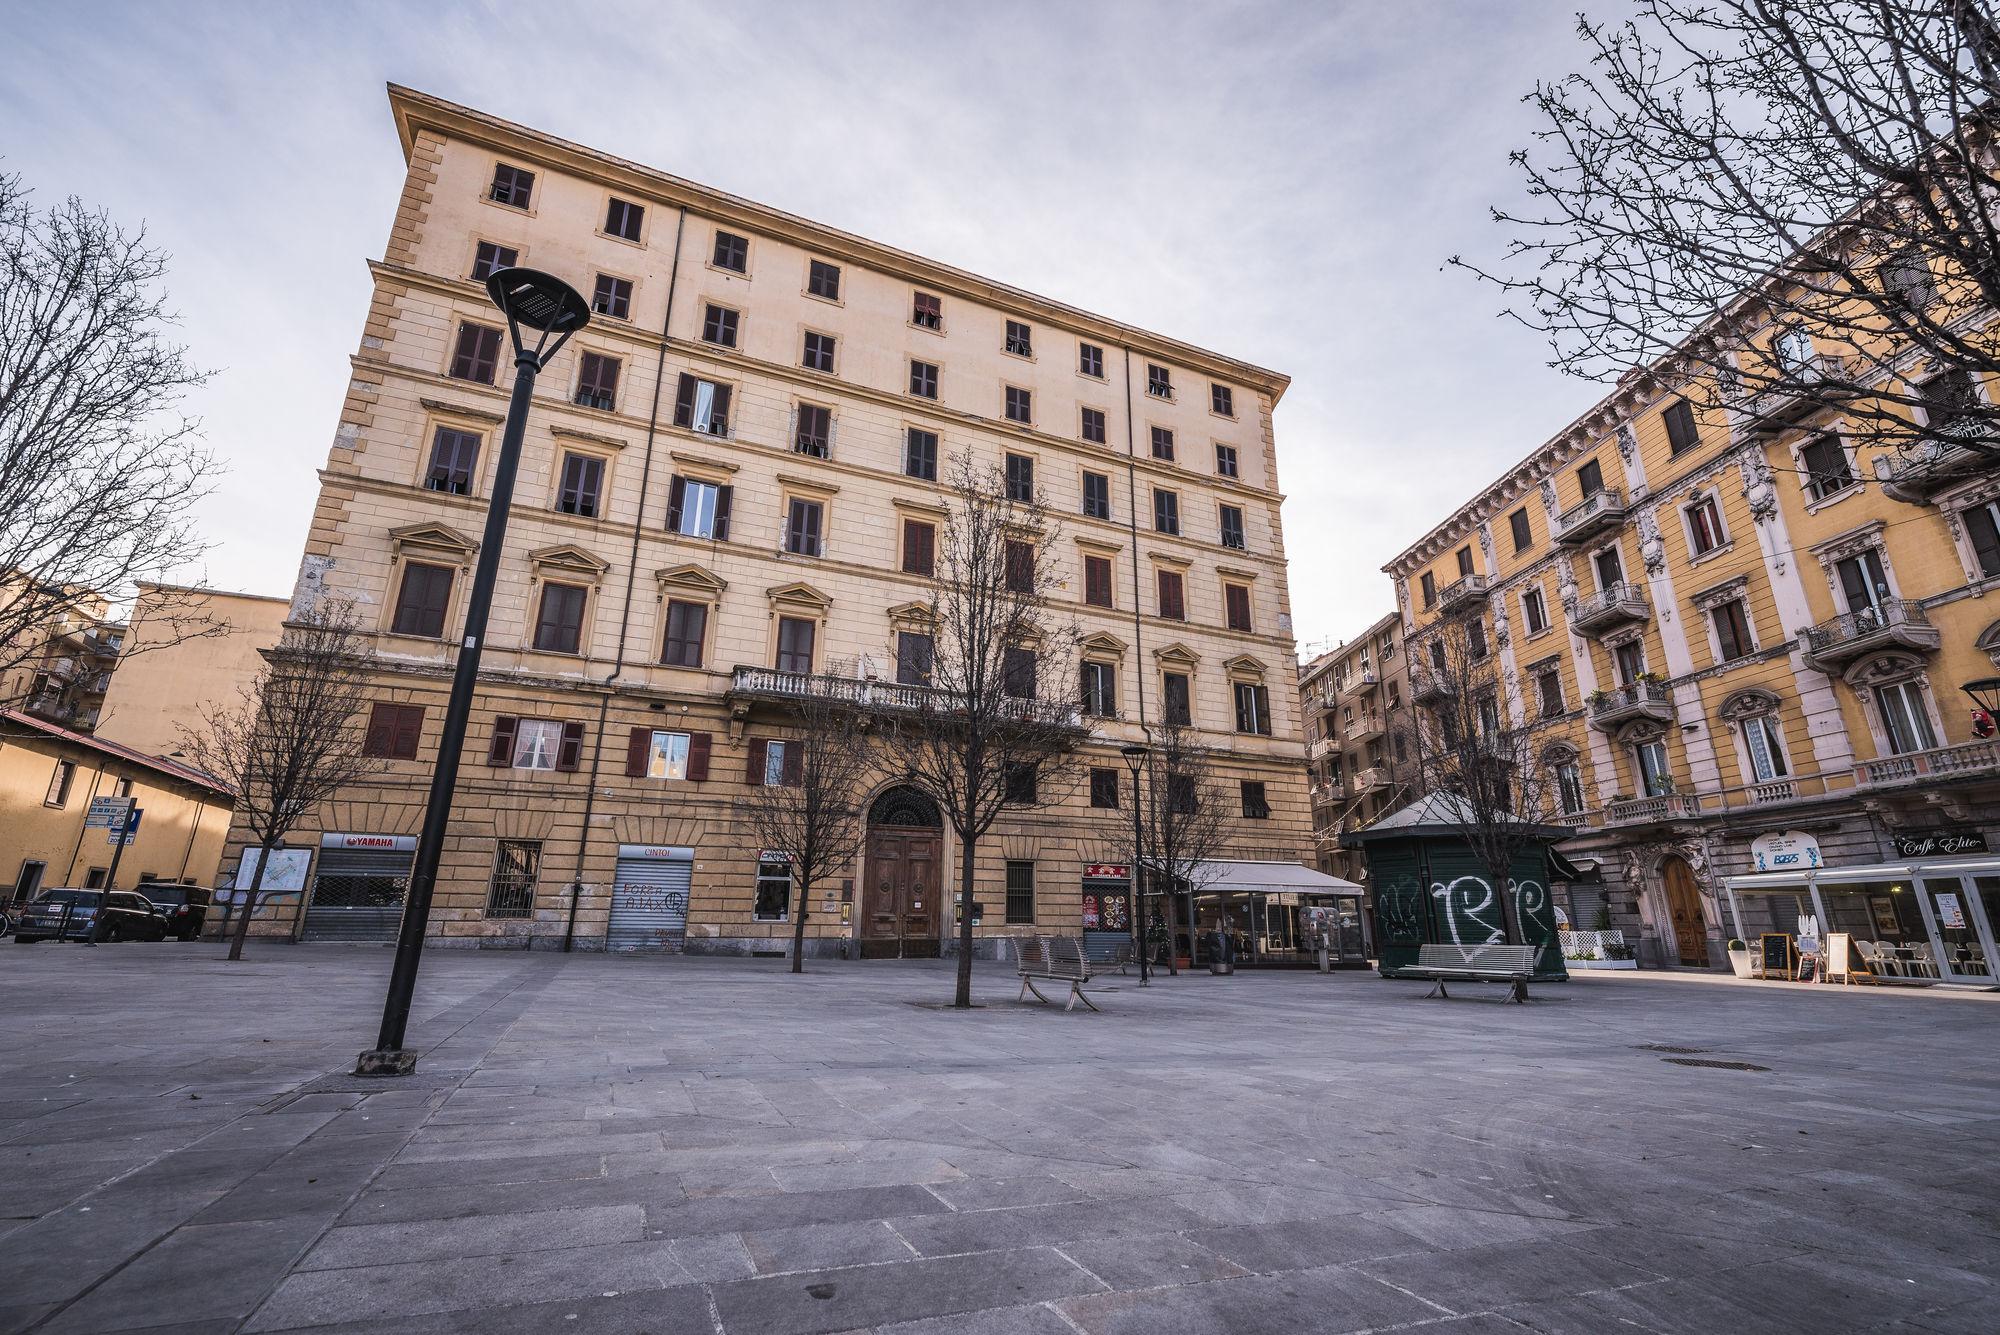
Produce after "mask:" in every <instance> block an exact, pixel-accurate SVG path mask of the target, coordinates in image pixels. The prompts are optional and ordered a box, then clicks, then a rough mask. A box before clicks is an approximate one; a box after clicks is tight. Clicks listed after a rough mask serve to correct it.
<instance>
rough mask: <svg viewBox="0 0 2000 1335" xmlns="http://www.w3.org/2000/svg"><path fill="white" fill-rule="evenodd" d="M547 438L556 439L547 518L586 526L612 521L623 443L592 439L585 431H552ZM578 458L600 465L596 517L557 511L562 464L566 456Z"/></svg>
mask: <svg viewBox="0 0 2000 1335" xmlns="http://www.w3.org/2000/svg"><path fill="white" fill-rule="evenodd" d="M550 434H551V435H553V436H555V438H556V445H555V456H554V458H553V459H552V460H551V461H550V466H549V495H548V501H547V504H546V505H545V506H544V507H543V508H544V509H546V510H547V511H548V512H549V513H550V514H552V515H556V516H557V517H559V518H562V519H580V520H583V521H585V522H590V521H593V520H602V519H609V518H610V517H611V493H612V487H613V484H614V481H615V479H616V478H617V476H618V473H617V468H618V455H619V454H620V453H621V452H622V451H623V450H624V448H625V442H624V441H622V440H614V439H612V438H611V437H610V436H599V435H594V434H592V433H590V432H586V431H574V430H569V429H566V428H564V427H554V428H552V429H551V431H550ZM572 454H575V455H580V456H582V457H584V458H587V459H595V460H597V462H598V463H600V464H602V465H603V474H602V476H600V477H599V479H598V483H597V513H596V514H595V515H572V514H564V513H563V512H562V511H559V510H557V509H556V504H557V502H559V501H560V500H561V499H562V475H563V460H564V458H565V457H567V456H569V455H572Z"/></svg>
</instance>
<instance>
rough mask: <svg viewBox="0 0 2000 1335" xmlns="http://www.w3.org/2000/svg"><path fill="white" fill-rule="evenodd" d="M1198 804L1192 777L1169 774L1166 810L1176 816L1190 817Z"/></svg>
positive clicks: (1190, 775) (1197, 795)
mask: <svg viewBox="0 0 2000 1335" xmlns="http://www.w3.org/2000/svg"><path fill="white" fill-rule="evenodd" d="M1199 804H1200V801H1199V794H1198V793H1197V791H1196V789H1195V784H1194V775H1192V774H1169V775H1168V776H1167V810H1169V811H1171V812H1173V813H1174V814H1175V815H1176V816H1192V815H1194V813H1195V808H1196V807H1197V806H1198V805H1199Z"/></svg>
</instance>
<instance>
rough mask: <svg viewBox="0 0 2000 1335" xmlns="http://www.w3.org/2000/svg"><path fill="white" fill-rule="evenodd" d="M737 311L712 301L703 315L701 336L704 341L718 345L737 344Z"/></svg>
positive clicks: (725, 346)
mask: <svg viewBox="0 0 2000 1335" xmlns="http://www.w3.org/2000/svg"><path fill="white" fill-rule="evenodd" d="M737 318H738V316H737V313H736V312H735V311H732V310H730V309H729V308H728V307H727V306H718V305H716V304H715V303H714V302H710V303H709V304H708V306H707V307H706V308H705V309H704V310H703V312H702V316H701V338H702V342H704V343H714V344H716V345H717V346H718V347H724V348H733V347H735V346H736V321H737Z"/></svg>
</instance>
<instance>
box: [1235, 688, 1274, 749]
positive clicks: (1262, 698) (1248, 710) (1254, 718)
mask: <svg viewBox="0 0 2000 1335" xmlns="http://www.w3.org/2000/svg"><path fill="white" fill-rule="evenodd" d="M1231 691H1232V693H1233V694H1234V696H1235V698H1236V731H1238V732H1247V733H1253V734H1256V735H1258V736H1264V737H1268V736H1270V734H1271V694H1270V692H1269V691H1268V690H1266V689H1265V688H1264V687H1263V686H1261V685H1257V684H1255V683H1253V682H1247V681H1239V682H1235V683H1232V685H1231Z"/></svg>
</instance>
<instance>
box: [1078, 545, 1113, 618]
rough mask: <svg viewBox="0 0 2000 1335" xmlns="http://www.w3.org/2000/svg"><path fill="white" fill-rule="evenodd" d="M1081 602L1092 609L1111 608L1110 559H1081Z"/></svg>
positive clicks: (1087, 557) (1098, 557)
mask: <svg viewBox="0 0 2000 1335" xmlns="http://www.w3.org/2000/svg"><path fill="white" fill-rule="evenodd" d="M1083 601H1084V602H1086V603H1088V604H1090V605H1091V606H1092V607H1109V606H1111V558H1110V557H1108V556H1086V557H1084V558H1083Z"/></svg>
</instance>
